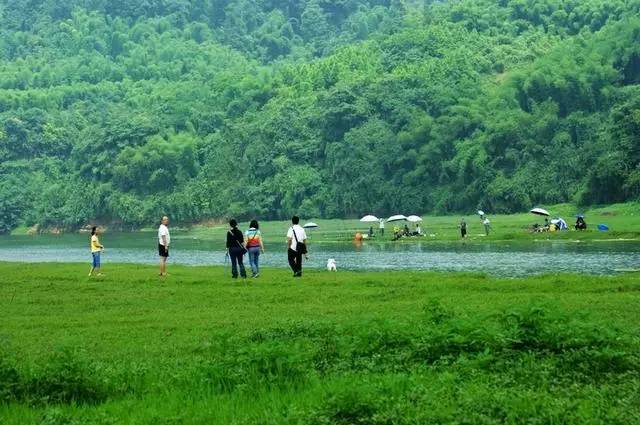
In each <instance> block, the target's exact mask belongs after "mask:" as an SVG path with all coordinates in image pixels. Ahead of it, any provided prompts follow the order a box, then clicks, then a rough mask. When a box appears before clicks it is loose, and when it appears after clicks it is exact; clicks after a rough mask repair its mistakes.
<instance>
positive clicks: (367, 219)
mask: <svg viewBox="0 0 640 425" xmlns="http://www.w3.org/2000/svg"><path fill="white" fill-rule="evenodd" d="M360 221H361V222H363V223H374V222H375V223H377V222H378V221H380V219H378V217H376V216H375V215H365V216H364V217H362V218H361V219H360Z"/></svg>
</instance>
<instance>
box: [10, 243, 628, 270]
mask: <svg viewBox="0 0 640 425" xmlns="http://www.w3.org/2000/svg"><path fill="white" fill-rule="evenodd" d="M101 242H102V243H103V244H104V245H105V247H106V251H105V253H104V254H103V257H102V261H103V266H108V264H109V263H143V264H155V263H156V262H157V260H158V258H157V239H156V235H155V233H121V234H106V235H103V236H102V237H101ZM88 246H89V244H88V236H87V235H78V234H73V235H61V236H50V235H47V236H4V237H0V261H19V262H49V261H53V262H86V263H87V264H89V262H90V258H91V255H90V253H89V249H88ZM171 246H172V251H171V257H170V259H169V260H170V263H179V264H186V265H223V264H225V255H224V243H223V242H220V241H209V240H201V239H194V238H192V237H190V236H189V235H187V234H175V235H172V242H171ZM266 250H267V253H266V254H264V255H262V256H261V257H260V261H261V264H262V265H264V266H272V267H287V256H286V247H285V244H284V242H283V243H273V242H272V243H270V244H269V243H267V245H266ZM310 251H311V254H310V260H309V261H307V262H306V266H307V267H314V268H321V267H325V265H326V262H327V259H329V258H335V259H336V261H337V263H338V270H340V269H348V270H441V271H479V272H486V273H490V274H493V275H498V276H523V275H529V274H540V273H553V272H581V273H590V274H612V273H616V272H619V271H622V270H637V269H640V242H588V243H576V242H534V243H531V242H527V243H504V242H501V243H495V244H492V243H477V242H476V243H466V244H465V243H462V242H457V243H449V244H443V243H434V242H429V241H425V242H417V243H411V244H409V243H385V244H378V243H376V244H367V243H364V244H362V245H361V246H355V245H353V244H351V243H326V244H313V241H312V240H311V243H310ZM245 262H246V263H248V260H246V259H245Z"/></svg>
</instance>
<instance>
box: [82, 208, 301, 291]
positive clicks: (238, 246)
mask: <svg viewBox="0 0 640 425" xmlns="http://www.w3.org/2000/svg"><path fill="white" fill-rule="evenodd" d="M98 235H99V230H98V228H97V227H96V226H93V227H92V228H91V239H90V248H91V256H92V264H91V270H90V271H89V276H94V275H96V276H102V273H101V272H100V265H101V264H100V254H101V253H102V252H103V251H104V246H103V245H102V244H101V243H100V240H99V238H98ZM170 246H171V233H170V232H169V217H167V216H164V217H162V220H161V222H160V226H159V227H158V256H159V257H160V276H167V259H168V258H169V249H170V248H169V247H170ZM226 248H227V251H226V254H225V262H226V259H227V258H229V259H230V260H231V277H232V278H234V279H237V278H238V276H240V277H241V278H243V279H245V278H247V271H246V269H245V266H244V256H245V254H248V256H249V266H250V267H251V277H252V278H257V277H258V276H260V263H259V258H260V254H261V253H262V254H264V252H265V251H264V241H263V239H262V233H261V232H260V224H259V223H258V221H257V220H251V222H250V223H249V229H248V230H247V231H245V232H244V233H243V232H242V231H241V230H240V229H238V222H237V221H236V219H233V218H232V219H231V220H229V230H228V231H227V234H226ZM303 256H304V257H305V258H308V255H307V234H306V232H305V230H304V228H303V227H302V226H300V218H299V217H298V216H295V215H294V216H293V217H291V227H290V228H289V230H288V231H287V257H288V262H289V267H291V270H292V271H293V277H301V276H302V257H303Z"/></svg>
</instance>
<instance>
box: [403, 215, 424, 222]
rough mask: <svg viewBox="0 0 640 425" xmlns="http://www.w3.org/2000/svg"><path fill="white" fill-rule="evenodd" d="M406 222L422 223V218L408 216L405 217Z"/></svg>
mask: <svg viewBox="0 0 640 425" xmlns="http://www.w3.org/2000/svg"><path fill="white" fill-rule="evenodd" d="M407 221H409V222H411V223H418V222H420V221H422V218H420V217H418V216H417V215H410V216H409V217H407Z"/></svg>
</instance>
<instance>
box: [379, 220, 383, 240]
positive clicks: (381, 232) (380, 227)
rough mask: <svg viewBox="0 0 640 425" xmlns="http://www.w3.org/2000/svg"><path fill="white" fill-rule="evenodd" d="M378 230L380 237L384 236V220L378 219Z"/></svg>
mask: <svg viewBox="0 0 640 425" xmlns="http://www.w3.org/2000/svg"><path fill="white" fill-rule="evenodd" d="M379 230H380V232H379V233H380V236H384V218H381V219H380V226H379Z"/></svg>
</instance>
